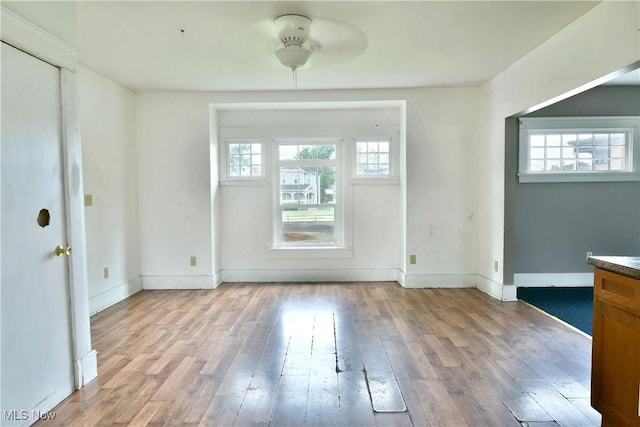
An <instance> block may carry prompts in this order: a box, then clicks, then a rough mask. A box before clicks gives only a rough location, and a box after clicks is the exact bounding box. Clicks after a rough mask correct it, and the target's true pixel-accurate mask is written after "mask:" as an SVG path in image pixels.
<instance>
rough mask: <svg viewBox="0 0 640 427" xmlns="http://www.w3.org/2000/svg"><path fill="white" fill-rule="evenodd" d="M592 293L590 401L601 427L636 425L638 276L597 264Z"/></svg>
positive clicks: (639, 425)
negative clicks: (633, 276) (610, 269)
mask: <svg viewBox="0 0 640 427" xmlns="http://www.w3.org/2000/svg"><path fill="white" fill-rule="evenodd" d="M590 263H591V262H590ZM625 272H626V270H625ZM593 293H594V303H593V344H592V346H593V347H592V366H591V405H592V406H593V407H594V408H595V409H596V410H597V411H598V412H600V413H601V414H602V426H603V427H610V426H628V427H640V414H639V408H638V401H639V400H640V280H639V279H636V278H632V277H628V276H625V275H623V274H619V273H614V272H612V271H607V270H604V269H602V268H598V267H596V269H595V274H594V288H593Z"/></svg>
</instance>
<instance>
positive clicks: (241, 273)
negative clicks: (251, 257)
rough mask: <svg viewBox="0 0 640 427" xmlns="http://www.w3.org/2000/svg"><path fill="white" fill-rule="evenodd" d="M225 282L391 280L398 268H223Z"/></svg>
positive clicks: (395, 275) (396, 276)
mask: <svg viewBox="0 0 640 427" xmlns="http://www.w3.org/2000/svg"><path fill="white" fill-rule="evenodd" d="M222 280H223V281H224V282H389V281H394V282H395V281H397V280H398V270H397V269H395V268H382V269H371V268H366V269H336V270H326V269H323V270H282V269H280V270H222Z"/></svg>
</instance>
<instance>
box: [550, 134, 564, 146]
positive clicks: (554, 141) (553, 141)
mask: <svg viewBox="0 0 640 427" xmlns="http://www.w3.org/2000/svg"><path fill="white" fill-rule="evenodd" d="M560 142H561V140H560V135H557V134H551V135H547V145H548V146H550V147H557V146H558V145H560Z"/></svg>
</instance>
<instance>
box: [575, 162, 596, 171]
mask: <svg viewBox="0 0 640 427" xmlns="http://www.w3.org/2000/svg"><path fill="white" fill-rule="evenodd" d="M578 170H580V171H590V170H593V161H592V160H580V161H579V162H578Z"/></svg>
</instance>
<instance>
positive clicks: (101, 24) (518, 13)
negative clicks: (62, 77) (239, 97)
mask: <svg viewBox="0 0 640 427" xmlns="http://www.w3.org/2000/svg"><path fill="white" fill-rule="evenodd" d="M595 4H597V3H596V2H581V1H530V2H529V1H468V2H467V1H439V2H437V1H408V2H400V1H372V2H369V1H351V2H347V1H279V2H268V1H255V2H250V1H200V2H191V1H141V2H133V1H125V2H111V1H83V2H78V3H77V11H76V13H77V23H78V28H77V44H78V48H79V52H80V62H81V64H83V65H85V66H87V67H89V68H91V69H93V70H95V71H97V72H99V73H101V74H103V75H105V76H107V77H109V78H111V79H113V80H115V81H117V82H119V83H121V84H123V85H125V86H127V87H129V88H131V89H133V90H136V91H144V90H283V89H284V90H287V89H293V88H294V82H293V80H292V75H291V72H290V71H289V70H288V69H286V68H284V67H282V66H281V65H280V64H279V63H278V62H277V59H276V58H275V55H273V53H272V50H273V49H274V47H275V45H276V44H277V40H276V34H275V30H274V29H273V19H274V18H275V17H276V16H279V15H282V14H287V13H297V14H304V15H307V16H309V17H310V18H311V19H312V20H313V21H314V23H312V26H311V35H310V37H311V38H312V39H314V40H316V41H317V42H318V43H320V45H321V47H320V49H319V50H318V51H317V52H315V53H314V54H313V55H312V57H311V59H310V60H309V62H308V64H307V65H306V66H305V67H303V68H301V69H300V70H299V71H298V88H299V89H347V88H387V87H421V86H463V85H476V84H479V83H482V82H484V81H486V80H488V79H490V78H491V77H493V76H494V75H496V74H497V73H499V72H500V71H501V70H503V69H505V68H506V67H508V66H509V65H510V64H512V63H513V62H515V61H516V60H517V59H518V58H520V57H522V56H523V55H525V54H526V53H528V52H529V51H531V50H532V49H533V48H535V47H536V46H537V45H539V44H540V43H542V42H544V41H545V40H546V39H548V38H549V37H551V36H552V35H553V34H555V33H557V32H558V31H560V30H561V29H562V28H564V27H565V26H566V25H568V24H569V23H571V22H572V21H574V20H575V19H577V18H578V17H579V16H581V15H582V14H584V13H585V12H586V11H587V10H589V9H590V8H591V7H593V6H594V5H595ZM181 30H184V31H181Z"/></svg>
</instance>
